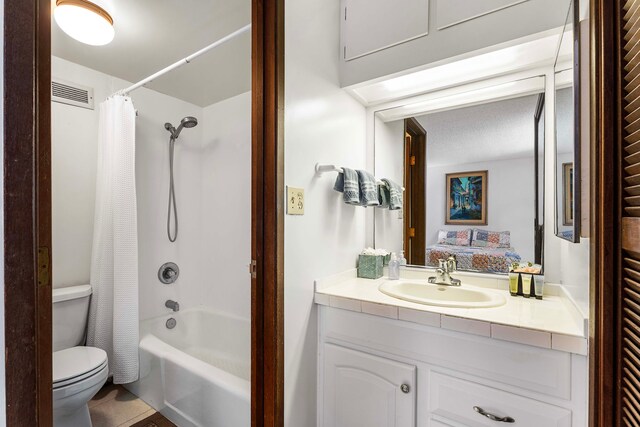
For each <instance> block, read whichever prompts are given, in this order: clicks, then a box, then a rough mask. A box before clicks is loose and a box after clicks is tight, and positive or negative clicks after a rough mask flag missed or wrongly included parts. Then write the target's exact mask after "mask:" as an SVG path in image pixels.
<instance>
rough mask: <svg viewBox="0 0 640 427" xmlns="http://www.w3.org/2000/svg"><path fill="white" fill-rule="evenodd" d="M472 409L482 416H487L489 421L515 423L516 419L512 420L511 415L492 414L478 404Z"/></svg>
mask: <svg viewBox="0 0 640 427" xmlns="http://www.w3.org/2000/svg"><path fill="white" fill-rule="evenodd" d="M473 410H474V411H476V412H477V413H479V414H480V415H482V416H485V417H487V418H489V419H490V420H491V421H498V422H502V423H515V422H516V420H514V419H513V418H511V417H499V416H497V415H493V414H491V413H489V412H486V411H485V410H484V409H482V408H481V407H479V406H474V407H473Z"/></svg>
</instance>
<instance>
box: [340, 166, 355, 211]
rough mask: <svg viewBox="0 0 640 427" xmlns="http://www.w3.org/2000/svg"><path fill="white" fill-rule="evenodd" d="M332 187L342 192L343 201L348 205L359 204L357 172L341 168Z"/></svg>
mask: <svg viewBox="0 0 640 427" xmlns="http://www.w3.org/2000/svg"><path fill="white" fill-rule="evenodd" d="M333 189H334V190H336V191H339V192H341V193H343V194H342V198H343V200H344V202H345V203H346V204H348V205H359V204H360V187H359V185H358V173H357V172H356V171H354V170H353V169H348V168H344V167H343V168H342V172H340V173H339V174H338V178H336V183H335V184H334V185H333Z"/></svg>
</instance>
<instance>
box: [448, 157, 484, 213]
mask: <svg viewBox="0 0 640 427" xmlns="http://www.w3.org/2000/svg"><path fill="white" fill-rule="evenodd" d="M487 177H488V171H486V170H485V171H474V172H459V173H448V174H447V176H446V183H447V190H446V193H445V194H447V195H448V197H447V206H446V219H445V224H447V225H487Z"/></svg>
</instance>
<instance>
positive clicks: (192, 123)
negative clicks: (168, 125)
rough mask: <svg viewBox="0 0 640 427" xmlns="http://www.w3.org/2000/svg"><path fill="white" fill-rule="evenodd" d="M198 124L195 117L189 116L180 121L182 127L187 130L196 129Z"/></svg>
mask: <svg viewBox="0 0 640 427" xmlns="http://www.w3.org/2000/svg"><path fill="white" fill-rule="evenodd" d="M197 124H198V119H196V118H195V117H191V116H187V117H185V118H184V119H182V120H181V121H180V126H182V127H185V128H192V127H196V126H197Z"/></svg>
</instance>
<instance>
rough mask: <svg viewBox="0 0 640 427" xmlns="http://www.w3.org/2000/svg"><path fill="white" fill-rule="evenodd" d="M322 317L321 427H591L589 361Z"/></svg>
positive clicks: (371, 321) (422, 329)
mask: <svg viewBox="0 0 640 427" xmlns="http://www.w3.org/2000/svg"><path fill="white" fill-rule="evenodd" d="M318 313H319V314H318V316H319V356H320V359H319V363H318V387H319V390H318V423H317V425H318V426H324V427H329V426H332V427H333V426H335V427H338V426H385V427H390V426H394V427H407V426H418V427H466V426H474V427H475V426H477V427H482V426H494V425H498V424H500V425H502V424H503V423H502V422H499V421H496V420H492V419H491V418H490V417H492V416H493V417H495V418H497V419H500V418H505V417H511V418H513V419H514V420H515V421H516V423H515V424H514V425H518V426H522V427H540V426H544V427H586V425H587V389H588V387H587V360H586V357H585V356H582V355H578V354H572V353H567V352H562V351H558V350H552V349H549V348H541V347H535V346H529V345H524V344H517V343H513V342H508V341H501V340H497V339H492V338H489V337H483V336H477V335H472V334H467V333H461V332H458V331H451V330H445V329H442V328H438V327H432V326H426V325H419V324H415V323H412V322H406V321H402V320H398V319H391V318H385V317H381V316H375V315H370V314H365V313H359V312H353V311H347V310H342V309H339V308H334V307H328V306H319V308H318ZM405 386H406V387H405ZM476 408H477V409H476ZM504 425H508V423H504Z"/></svg>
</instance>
